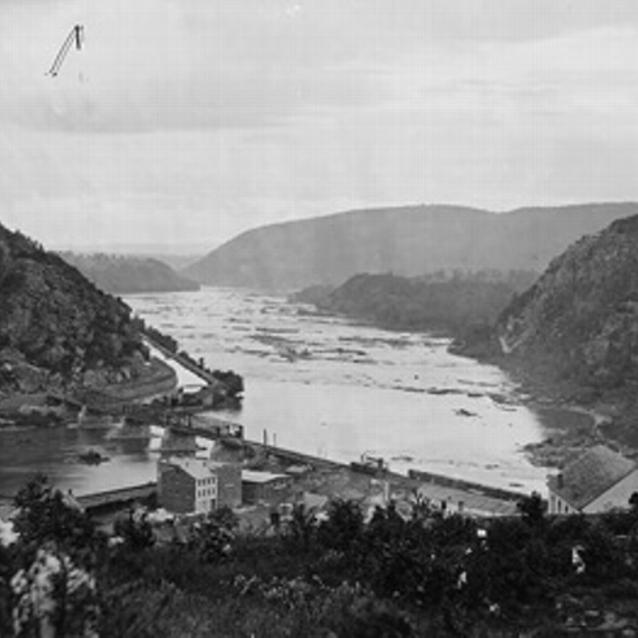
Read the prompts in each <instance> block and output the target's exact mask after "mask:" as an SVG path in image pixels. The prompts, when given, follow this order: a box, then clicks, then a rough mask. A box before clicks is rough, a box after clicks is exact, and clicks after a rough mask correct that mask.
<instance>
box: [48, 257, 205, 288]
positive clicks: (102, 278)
mask: <svg viewBox="0 0 638 638" xmlns="http://www.w3.org/2000/svg"><path fill="white" fill-rule="evenodd" d="M60 256H61V257H62V258H63V259H64V260H65V261H66V262H68V263H69V264H71V265H72V266H75V267H76V268H77V269H78V270H79V271H80V272H81V273H82V274H83V275H84V276H85V277H86V278H87V279H89V280H91V281H92V282H93V283H94V284H95V285H96V286H97V287H98V288H101V289H102V290H104V291H106V292H110V293H113V294H117V295H122V294H130V293H139V292H178V291H187V290H199V284H198V283H196V282H194V281H192V280H191V279H187V278H186V277H183V276H182V275H180V274H179V273H177V272H175V271H174V270H173V269H172V268H171V267H170V266H169V265H168V264H165V263H163V262H162V261H159V260H158V259H152V258H147V257H134V256H128V255H126V256H124V255H105V254H102V253H96V254H90V255H84V254H77V253H72V252H63V253H60Z"/></svg>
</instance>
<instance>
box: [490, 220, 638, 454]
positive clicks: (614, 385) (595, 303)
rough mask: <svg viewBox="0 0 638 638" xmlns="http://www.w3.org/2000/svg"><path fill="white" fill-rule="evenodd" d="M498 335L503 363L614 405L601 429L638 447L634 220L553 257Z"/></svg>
mask: <svg viewBox="0 0 638 638" xmlns="http://www.w3.org/2000/svg"><path fill="white" fill-rule="evenodd" d="M497 335H498V338H499V340H500V342H501V344H502V346H503V347H502V350H503V353H504V355H503V358H504V360H505V362H506V363H512V362H518V363H519V364H521V365H523V366H525V368H526V369H527V370H532V371H533V372H534V374H535V376H536V377H537V378H538V377H540V376H543V377H544V378H545V380H546V382H548V383H555V384H556V385H557V387H564V388H572V389H573V390H572V394H573V396H576V395H580V396H581V397H582V396H588V397H589V400H590V401H593V402H597V403H609V404H613V405H614V406H615V407H616V410H617V413H619V414H620V417H619V418H617V419H615V420H614V423H612V425H611V426H610V425H607V426H605V427H607V428H608V429H609V428H611V430H614V429H615V433H616V434H619V435H621V438H623V439H624V440H626V441H630V440H635V441H634V442H635V443H638V429H637V428H636V427H635V425H633V426H632V425H631V424H630V421H631V420H632V419H634V418H635V416H636V414H638V409H637V408H638V404H637V392H636V390H637V389H638V216H634V217H629V218H627V219H622V220H618V221H615V222H613V223H612V224H611V225H610V226H609V227H608V228H607V229H605V230H604V231H602V232H600V233H598V234H596V235H591V236H586V237H583V238H582V239H580V240H579V241H578V242H576V243H575V244H574V245H573V246H571V247H570V248H569V249H568V250H567V251H566V252H565V253H564V254H562V255H561V256H560V257H558V258H556V259H555V260H553V261H552V262H551V264H550V266H549V267H548V268H547V270H546V271H545V273H544V274H543V275H542V276H541V277H540V279H539V280H538V281H537V282H536V283H535V284H534V285H533V286H532V287H531V288H530V289H529V290H527V291H526V292H525V293H523V294H522V295H520V296H519V297H517V298H516V299H515V300H514V301H513V302H512V303H511V304H510V305H509V306H508V308H507V309H506V310H505V311H504V312H503V314H502V315H501V317H500V319H499V322H498V326H497ZM565 392H566V390H565Z"/></svg>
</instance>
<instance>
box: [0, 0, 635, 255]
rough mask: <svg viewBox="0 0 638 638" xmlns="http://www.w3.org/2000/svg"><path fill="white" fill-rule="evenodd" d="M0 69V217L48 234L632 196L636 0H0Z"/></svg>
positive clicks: (199, 245) (205, 232) (155, 241)
mask: <svg viewBox="0 0 638 638" xmlns="http://www.w3.org/2000/svg"><path fill="white" fill-rule="evenodd" d="M74 24H82V25H84V29H85V42H84V46H83V48H82V50H80V51H76V50H71V51H70V52H69V55H68V57H67V58H66V60H65V62H64V64H63V66H62V69H61V71H60V73H59V75H58V76H57V77H55V78H53V77H51V76H48V75H46V71H47V69H48V68H49V67H50V65H51V63H52V61H53V58H54V57H55V54H56V52H57V50H58V48H59V47H60V46H61V44H62V42H63V41H64V39H65V38H66V36H67V34H68V32H69V31H70V29H71V28H72V27H73V25H74ZM0 78H1V79H0V222H1V223H3V224H4V225H6V226H8V227H10V228H14V229H20V230H22V231H23V232H25V233H27V234H29V235H31V236H34V237H35V238H37V239H38V240H40V241H41V242H43V243H44V244H45V246H47V247H50V248H72V249H78V250H82V249H85V248H91V249H105V250H110V249H124V248H125V247H132V246H136V247H141V246H153V247H155V248H162V247H163V248H164V249H165V250H167V251H171V252H188V251H201V252H203V251H204V250H206V249H209V248H213V247H214V246H215V245H218V244H220V243H222V242H224V241H226V240H228V239H230V238H232V237H233V236H234V235H236V234H238V233H240V232H243V231H245V230H248V229H250V228H253V227H256V226H260V225H263V224H269V223H274V222H278V221H286V220H291V219H299V218H303V217H310V216H315V215H322V214H329V213H333V212H337V211H341V210H348V209H352V208H364V207H374V206H386V205H403V204H417V203H456V204H464V205H470V206H477V207H481V208H488V209H490V210H495V211H504V210H509V209H512V208H515V207H519V206H526V205H554V204H563V203H576V202H587V201H608V200H613V201H619V200H638V179H637V175H638V170H637V169H638V109H637V108H636V105H637V104H638V3H636V2H635V0H623V1H619V0H605V1H600V0H570V1H568V0H102V1H100V2H96V1H95V0H0Z"/></svg>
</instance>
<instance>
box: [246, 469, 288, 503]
mask: <svg viewBox="0 0 638 638" xmlns="http://www.w3.org/2000/svg"><path fill="white" fill-rule="evenodd" d="M292 483H293V478H292V476H289V475H288V474H273V473H271V472H257V471H254V470H242V473H241V496H242V502H243V503H246V504H247V505H254V504H256V503H260V502H261V503H268V504H276V503H280V502H281V501H283V500H285V499H286V498H288V496H289V495H290V489H291V488H292Z"/></svg>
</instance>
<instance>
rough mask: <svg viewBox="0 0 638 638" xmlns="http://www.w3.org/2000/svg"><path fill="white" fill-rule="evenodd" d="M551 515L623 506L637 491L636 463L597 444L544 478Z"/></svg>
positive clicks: (626, 504)
mask: <svg viewBox="0 0 638 638" xmlns="http://www.w3.org/2000/svg"><path fill="white" fill-rule="evenodd" d="M547 487H548V490H549V513H550V514H574V513H578V512H582V513H583V514H595V513H600V512H606V511H609V510H611V509H615V508H626V507H628V506H629V499H630V498H631V495H632V494H633V493H634V492H638V466H636V463H634V461H632V460H631V459H628V458H626V457H625V456H623V455H622V454H619V453H618V452H615V451H614V450H612V449H610V448H608V447H606V446H604V445H597V446H595V447H593V448H591V449H590V450H588V451H587V452H585V454H583V455H582V456H580V457H579V458H578V459H576V460H575V461H573V462H572V463H570V464H568V465H567V466H565V467H564V468H563V469H562V471H561V472H559V473H558V474H554V475H550V476H549V477H548V479H547Z"/></svg>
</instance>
